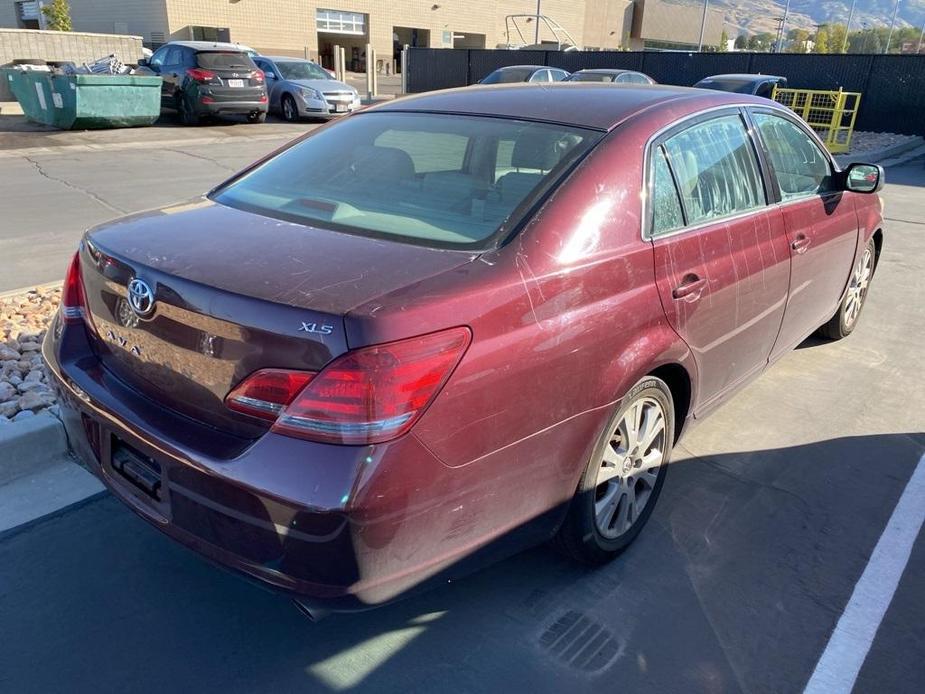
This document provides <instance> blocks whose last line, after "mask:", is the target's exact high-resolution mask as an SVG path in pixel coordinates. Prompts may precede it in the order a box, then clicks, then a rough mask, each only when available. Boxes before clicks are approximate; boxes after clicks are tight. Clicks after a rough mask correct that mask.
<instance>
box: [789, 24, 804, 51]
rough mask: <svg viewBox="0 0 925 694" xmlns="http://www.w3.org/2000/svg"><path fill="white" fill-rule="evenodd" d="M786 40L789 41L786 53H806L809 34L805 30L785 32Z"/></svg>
mask: <svg viewBox="0 0 925 694" xmlns="http://www.w3.org/2000/svg"><path fill="white" fill-rule="evenodd" d="M787 38H788V39H790V45H788V46H787V52H788V53H806V42H807V41H809V32H808V31H806V29H791V30H790V31H788V32H787Z"/></svg>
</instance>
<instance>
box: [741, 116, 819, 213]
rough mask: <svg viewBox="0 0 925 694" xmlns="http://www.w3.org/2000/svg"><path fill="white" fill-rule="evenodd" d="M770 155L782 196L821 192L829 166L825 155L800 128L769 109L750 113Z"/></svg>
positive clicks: (798, 195)
mask: <svg viewBox="0 0 925 694" xmlns="http://www.w3.org/2000/svg"><path fill="white" fill-rule="evenodd" d="M752 115H753V117H754V120H755V125H756V126H757V127H758V133H759V135H760V136H761V141H762V143H763V144H764V148H765V149H766V150H767V152H768V156H769V157H770V159H771V166H772V167H773V169H774V174H775V177H776V178H777V185H778V187H779V188H780V194H781V199H782V200H792V199H794V198H801V197H805V196H807V195H816V194H818V193H824V192H826V191H827V190H828V189H829V185H830V181H831V175H832V170H831V168H830V166H829V160H828V157H826V156H825V154H823V153H822V150H821V149H819V146H818V145H817V144H816V143H815V142H814V141H813V139H812V138H811V137H810V136H809V135H807V134H806V132H804V131H803V129H802V128H800V127H798V126H796V125H795V124H793V123H791V122H790V121H789V120H787V119H786V118H782V117H781V116H775V115H773V114H770V113H760V112H759V113H753V114H752Z"/></svg>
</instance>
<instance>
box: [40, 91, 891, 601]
mask: <svg viewBox="0 0 925 694" xmlns="http://www.w3.org/2000/svg"><path fill="white" fill-rule="evenodd" d="M549 89H561V90H563V93H562V94H561V97H560V98H550V97H549V93H548V90H549ZM581 90H585V92H586V93H585V94H579V92H580V91H581ZM758 107H763V108H775V109H776V108H777V107H774V106H769V105H768V102H767V101H765V100H762V99H756V98H753V97H749V96H741V95H733V94H723V93H718V92H716V93H713V92H709V93H708V92H704V91H697V90H687V89H680V88H667V87H658V86H654V87H641V88H632V87H625V88H620V89H613V88H612V86H607V85H588V86H585V85H576V84H569V85H562V86H556V85H544V86H543V87H536V86H530V85H517V86H494V87H484V88H468V89H463V90H451V91H446V92H437V93H434V94H432V95H424V96H419V97H409V98H406V99H402V100H400V101H396V102H394V103H390V104H386V105H383V106H379V107H376V108H375V109H371V111H372V112H375V111H378V110H394V111H415V110H420V111H428V112H438V113H446V114H448V115H449V117H452V114H460V113H468V114H488V115H492V116H493V117H517V118H524V117H527V116H529V117H530V118H533V119H536V120H540V121H546V122H557V123H571V124H576V125H581V126H583V127H587V128H597V129H600V130H601V131H605V132H606V134H605V135H604V137H603V139H602V140H601V142H600V143H599V144H598V145H597V146H596V147H594V148H593V149H592V150H591V152H590V153H589V154H588V155H587V156H586V157H585V158H584V159H583V160H582V161H581V162H580V163H579V164H578V165H577V166H576V167H575V168H574V170H572V172H571V173H570V175H569V176H568V177H567V178H566V180H565V181H563V182H562V183H561V184H560V185H559V186H558V187H557V188H556V189H555V190H552V191H549V192H548V193H546V194H545V195H544V197H543V198H542V199H540V200H538V201H537V204H536V206H535V208H534V210H533V212H532V214H531V215H530V217H529V218H528V219H527V220H526V221H525V222H524V223H522V224H521V226H520V228H519V229H518V230H517V233H516V234H515V235H513V236H511V237H510V238H508V239H506V240H504V242H503V243H499V244H498V245H496V246H494V247H492V248H489V249H486V250H484V251H481V252H471V251H451V250H439V249H431V248H423V247H420V246H414V245H409V244H404V243H400V242H395V241H384V240H378V239H370V238H363V237H357V236H352V235H348V234H343V233H338V232H335V231H330V230H326V229H323V228H318V227H307V226H301V225H296V224H290V223H285V222H280V221H278V220H274V219H269V218H266V217H261V216H259V215H256V214H252V213H249V212H244V211H240V210H235V209H231V208H228V207H224V206H222V205H219V204H216V203H215V202H213V201H211V200H210V199H208V198H203V199H201V200H198V201H194V202H193V203H190V204H187V205H183V206H176V207H173V208H165V209H164V210H159V211H154V212H148V213H142V214H140V215H135V216H133V217H129V218H126V219H123V220H120V221H117V222H114V223H111V224H108V225H103V226H102V227H100V228H98V229H96V230H91V231H90V232H88V234H87V235H86V236H85V239H84V241H83V243H82V245H81V250H80V258H81V261H82V263H83V267H84V270H83V276H84V281H85V284H86V291H87V295H88V298H87V302H88V305H89V307H90V310H91V312H92V315H93V320H92V321H90V322H88V323H89V324H88V326H87V327H85V326H83V325H75V324H73V323H66V322H65V321H64V319H63V317H62V316H61V315H59V316H58V317H57V318H56V320H55V323H54V325H53V328H52V329H51V330H50V331H49V334H48V337H47V339H46V342H45V345H44V352H43V353H44V355H45V359H46V360H47V363H48V367H49V369H50V372H51V374H52V376H53V378H52V379H51V380H52V381H54V383H55V384H56V387H57V388H58V390H59V392H60V395H61V400H62V418H63V420H64V422H65V426H66V428H67V431H68V434H69V439H70V441H71V443H72V445H73V446H74V447H75V449H76V451H77V452H78V453H79V454H80V457H81V459H82V460H83V461H84V462H85V464H86V465H87V466H88V467H89V468H90V469H91V470H92V471H93V472H94V473H95V474H97V475H98V476H100V477H101V479H103V481H104V482H105V483H106V484H107V486H108V487H109V488H110V489H111V490H112V491H113V493H114V494H115V495H116V496H118V497H119V498H121V499H122V500H123V501H125V502H126V503H127V504H128V505H129V506H130V507H131V508H132V509H133V510H135V511H136V512H137V513H138V514H140V515H141V516H143V517H144V518H146V519H148V520H149V521H151V522H152V523H153V524H154V525H155V526H156V527H158V528H160V529H161V530H162V531H164V532H165V533H167V534H168V535H170V536H172V537H174V538H175V539H177V540H179V541H180V542H182V543H184V544H186V545H188V546H190V547H193V548H194V549H196V550H197V551H199V552H200V553H202V554H204V555H205V556H207V557H210V558H211V559H214V560H216V561H218V562H219V563H221V564H223V565H225V566H227V567H231V568H233V569H235V570H238V571H240V572H243V573H244V574H246V575H249V576H251V577H254V578H258V579H260V580H262V581H264V582H267V583H269V584H272V585H273V586H275V587H277V588H280V589H282V590H285V591H287V592H289V593H290V594H292V595H294V596H297V597H298V598H299V599H300V600H302V601H305V602H307V603H311V604H314V605H322V606H324V607H332V608H335V609H357V608H362V607H366V606H370V605H375V604H379V603H381V602H383V601H387V600H391V599H394V598H397V597H399V596H402V595H405V594H407V593H408V592H409V591H412V590H414V589H418V588H421V587H424V586H427V585H430V584H431V583H433V582H434V581H435V580H442V579H444V578H445V577H447V576H453V575H457V574H458V573H464V572H465V571H467V570H470V569H471V568H472V567H473V566H478V565H481V564H483V563H485V562H486V561H489V560H493V559H496V558H498V557H501V556H505V555H507V554H510V553H511V552H514V551H517V550H519V549H523V548H524V547H527V546H529V545H531V544H535V543H537V542H540V541H542V540H544V539H546V538H548V537H550V536H551V535H552V534H553V533H554V532H555V530H556V528H557V527H558V525H559V523H560V522H561V520H562V518H563V515H564V513H565V511H566V509H567V507H568V504H569V501H570V499H571V498H572V496H573V495H574V493H575V490H576V485H577V484H578V480H579V478H580V476H581V475H582V473H583V472H584V469H585V466H586V464H587V461H588V459H589V456H590V455H591V453H592V450H593V449H594V447H595V445H596V443H597V440H598V437H599V435H600V433H601V430H602V428H603V427H604V425H605V423H606V422H607V420H608V418H609V417H610V416H611V414H612V413H613V412H614V410H615V408H616V407H618V406H619V404H620V401H621V398H622V396H623V394H624V393H626V392H627V391H628V390H629V388H630V387H631V386H632V385H633V384H634V383H636V382H637V381H638V380H639V379H640V378H641V377H643V376H645V375H646V374H652V373H655V374H658V375H659V376H661V377H662V378H664V380H666V381H667V382H668V383H669V385H670V386H671V387H672V391H673V396H674V400H675V404H676V409H677V417H676V422H677V431H676V432H675V433H676V435H680V434H681V433H682V430H683V428H684V427H685V426H686V425H687V424H688V423H690V422H691V421H693V420H694V419H696V418H697V417H700V416H702V415H703V414H705V413H706V412H707V411H708V410H710V409H712V408H713V407H715V406H716V405H717V404H719V403H720V402H722V401H723V400H725V399H726V398H728V397H729V396H730V395H731V394H732V393H734V392H736V391H737V390H738V389H739V388H740V387H741V386H742V385H743V384H744V383H746V382H747V381H748V380H750V379H752V378H754V377H755V376H757V375H758V374H760V373H761V372H763V371H764V370H765V369H766V368H767V367H768V365H769V364H770V363H771V362H773V361H774V359H776V358H778V357H780V356H781V355H783V354H785V353H786V350H787V349H789V348H790V347H792V346H793V344H794V342H795V341H798V340H799V339H801V338H800V337H799V336H805V335H808V334H809V333H811V332H812V331H813V330H814V329H815V328H817V327H818V326H819V324H820V323H821V322H824V321H825V320H826V319H827V318H828V317H829V316H830V315H831V313H832V312H834V310H835V308H836V307H837V305H838V302H839V300H840V298H841V296H842V293H843V292H844V290H845V286H846V284H847V280H848V276H849V273H850V271H851V268H852V264H853V262H854V259H855V258H856V257H857V256H858V254H859V253H860V249H862V248H863V247H864V245H865V244H866V243H867V241H868V239H869V238H870V237H871V236H872V235H873V234H874V233H875V232H878V231H879V230H880V229H881V227H882V218H881V214H880V208H879V205H878V203H877V196H875V195H860V194H856V193H851V192H844V191H843V192H841V193H838V194H837V195H834V196H832V199H831V200H827V201H823V200H818V201H810V202H806V203H801V204H799V205H798V204H793V203H790V204H781V203H778V202H775V201H773V200H771V201H770V202H769V204H768V205H767V206H766V207H763V208H762V209H760V210H758V211H756V212H755V213H753V214H749V215H745V216H743V217H740V218H731V219H723V220H717V221H715V222H713V223H711V224H708V225H702V226H699V227H696V228H692V229H689V230H683V231H681V232H679V233H676V234H672V235H668V236H666V237H662V238H658V239H654V240H653V239H650V238H648V237H647V236H646V234H645V231H644V229H645V225H644V221H643V220H644V218H645V212H646V203H645V200H646V194H645V186H646V173H645V167H646V163H645V162H646V160H647V154H646V153H647V152H648V150H649V148H650V146H651V143H652V141H653V138H655V137H657V135H658V134H659V133H660V132H664V131H665V130H666V129H668V128H671V127H674V126H675V125H676V124H678V123H680V122H683V121H685V120H686V119H689V118H691V117H698V116H699V114H703V113H707V112H710V111H712V110H717V109H725V110H731V111H733V112H741V111H742V110H743V109H749V108H758ZM781 112H783V110H782V109H781ZM364 117H367V116H366V115H364V114H363V113H360V114H357V115H353V116H349V118H364ZM327 127H332V128H336V127H338V126H337V125H336V124H333V125H331V126H327ZM752 135H754V133H753V132H752ZM310 136H311V135H309V137H310ZM271 156H272V155H271ZM763 173H764V175H766V176H767V175H769V173H768V171H767V170H766V169H765V170H764V171H763ZM836 198H837V199H836ZM804 204H805V206H806V207H807V208H808V209H806V210H804V209H803V208H802V207H801V205H804ZM800 215H805V216H804V217H803V219H804V221H808V223H809V224H810V226H812V227H813V229H812V231H813V233H817V234H818V235H819V243H818V247H819V252H818V255H817V256H816V257H815V258H814V259H813V261H812V263H813V266H812V267H813V268H814V269H813V270H811V269H806V270H800V269H799V265H798V260H797V258H796V255H795V254H794V253H793V252H792V250H791V241H790V238H791V236H792V234H793V233H794V231H795V228H794V227H793V225H794V224H796V223H799V222H800V219H801V217H800ZM824 215H827V216H824ZM835 220H838V223H836V222H835ZM216 239H220V242H219V243H216ZM729 239H733V245H732V246H730V245H729ZM878 243H879V241H878ZM692 272H695V273H697V274H698V275H699V276H702V277H703V278H705V280H706V281H705V283H704V286H703V289H702V293H701V294H700V295H699V296H698V297H696V298H695V299H694V300H691V301H683V302H678V301H675V300H673V299H672V297H671V290H672V288H673V287H675V286H677V285H678V282H679V281H682V280H683V278H684V276H685V275H687V274H689V273H692ZM801 273H802V274H801ZM129 275H137V276H142V277H143V278H144V279H145V281H146V282H148V283H149V284H150V285H151V286H152V287H154V288H155V293H156V298H157V301H158V305H159V307H160V308H159V309H158V312H156V313H155V318H154V319H152V321H151V322H142V323H139V324H132V321H131V320H130V321H128V323H129V324H128V325H126V324H125V321H121V322H120V318H119V315H120V314H119V311H118V305H119V300H120V299H121V298H122V297H123V296H124V292H125V283H126V281H127V278H128V277H129ZM801 278H802V279H801ZM795 282H796V283H795ZM826 312H828V315H826ZM153 321H169V323H166V324H163V325H162V327H161V328H160V330H162V331H163V330H172V331H175V339H174V344H176V343H178V342H182V344H184V345H185V346H184V348H183V349H176V348H174V349H170V348H169V346H168V345H166V344H163V343H162V342H161V341H159V340H158V338H157V337H156V336H154V335H152V334H150V332H149V326H153V325H154V322H153ZM303 321H311V322H315V323H317V324H330V325H332V326H333V331H332V334H331V335H330V336H321V335H317V334H309V333H305V332H304V331H303V332H301V333H300V332H299V331H298V328H299V325H300V323H301V322H303ZM459 325H465V326H467V327H468V328H469V329H470V330H471V333H472V342H471V345H470V346H469V348H468V350H467V351H466V353H465V356H464V357H463V358H462V361H461V362H460V363H459V365H458V366H457V367H456V369H455V371H453V373H452V376H451V378H450V379H449V381H448V382H447V383H446V385H445V387H444V388H443V389H442V390H441V391H440V393H439V395H438V396H437V397H436V399H435V400H434V401H433V402H432V404H431V405H430V407H429V408H428V409H427V410H426V411H425V412H424V414H423V416H422V417H421V419H420V420H419V421H418V422H417V423H416V425H415V426H414V427H413V428H412V429H411V431H410V432H409V433H408V434H406V435H404V436H401V437H400V438H398V439H395V440H392V441H389V442H387V443H383V444H375V445H368V446H344V445H335V444H329V443H317V442H313V441H306V440H299V439H294V438H290V437H287V436H282V435H279V434H276V433H274V432H268V431H267V427H266V423H255V422H254V421H252V420H249V419H248V418H246V417H244V416H243V415H239V414H237V413H234V412H230V411H229V412H224V411H220V409H219V406H220V404H221V397H222V396H223V394H224V393H225V392H227V390H228V389H230V388H231V387H232V386H233V384H234V383H235V382H236V381H237V380H240V379H241V378H243V377H244V376H245V375H246V374H247V373H249V372H250V371H251V370H253V369H254V368H258V367H259V366H261V365H272V366H294V365H302V366H303V367H304V368H317V367H320V366H323V364H324V363H325V362H326V361H327V360H329V359H331V358H333V357H335V356H336V355H337V354H341V353H343V352H345V351H347V350H353V349H357V348H359V347H363V346H366V345H375V344H379V343H384V342H390V341H393V340H399V339H402V338H406V337H408V336H413V335H421V334H425V333H430V332H434V331H438V330H443V329H446V328H450V327H454V326H459ZM151 330H153V328H151ZM109 331H112V332H113V333H114V334H115V333H118V335H119V336H124V339H126V341H127V342H130V343H132V344H137V345H139V346H140V349H141V350H143V351H144V353H146V354H150V355H152V356H150V357H149V359H150V361H148V362H146V364H145V365H144V368H146V369H147V370H148V372H145V370H144V369H143V368H141V366H140V365H139V364H138V360H137V359H136V360H135V361H132V358H131V355H127V354H126V353H125V348H123V347H121V346H119V345H117V344H116V343H114V342H113V340H112V339H108V338H107V333H108V332H109ZM161 334H170V333H169V332H168V333H163V332H162V333H161ZM209 337H212V338H215V339H213V340H211V341H210V340H208V339H205V341H204V338H209ZM292 340H299V342H296V343H293V342H292ZM116 342H118V340H117V341H116ZM286 344H298V345H299V349H290V350H287V349H286V348H285V345H286ZM217 345H218V347H219V348H220V351H219V352H218V353H216V352H215V351H214V350H215V348H216V346H217ZM268 355H270V356H269V357H268ZM158 366H165V370H164V371H163V372H161V371H159V370H158ZM167 367H169V368H167ZM152 384H153V385H152ZM123 445H127V446H129V447H130V448H131V449H132V450H133V451H135V452H136V453H138V454H139V455H141V456H144V457H148V458H150V459H151V460H153V461H156V463H157V465H159V466H160V469H161V471H162V479H163V482H164V488H165V490H166V492H165V494H166V497H167V500H166V501H165V502H164V503H162V504H160V505H158V504H152V503H150V499H148V498H146V497H145V495H144V494H143V493H141V492H139V490H138V489H136V488H135V487H133V486H132V485H130V484H127V483H126V482H125V479H124V478H123V477H122V476H120V475H119V474H116V473H115V472H114V471H113V468H112V462H111V459H112V450H113V448H114V447H115V446H123Z"/></svg>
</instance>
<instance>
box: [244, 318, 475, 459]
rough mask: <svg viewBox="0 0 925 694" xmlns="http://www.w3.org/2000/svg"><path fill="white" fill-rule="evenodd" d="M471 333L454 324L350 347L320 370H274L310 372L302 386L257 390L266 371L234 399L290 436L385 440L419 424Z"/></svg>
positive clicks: (364, 441)
mask: <svg viewBox="0 0 925 694" xmlns="http://www.w3.org/2000/svg"><path fill="white" fill-rule="evenodd" d="M470 339H471V333H470V332H469V329H468V328H452V329H450V330H444V331H442V332H439V333H432V334H430V335H422V336H420V337H414V338H411V339H408V340H401V341H399V342H390V343H388V344H384V345H376V346H374V347H365V348H363V349H358V350H355V351H353V352H347V353H346V354H344V355H342V356H340V357H338V358H337V359H335V360H334V361H332V362H331V363H330V364H328V365H327V366H326V367H325V368H324V369H322V370H321V372H320V373H318V374H317V375H315V374H311V373H308V372H304V371H278V370H268V371H273V372H274V373H276V374H285V375H289V376H299V377H302V378H303V379H305V381H304V383H305V384H307V385H305V387H304V388H301V389H295V388H288V387H279V388H278V390H277V392H276V395H275V396H273V397H269V396H266V395H265V394H260V393H257V394H255V393H256V391H255V390H252V381H255V380H257V379H258V377H260V376H261V374H264V373H265V371H258V372H257V373H255V374H254V375H253V376H251V377H249V378H248V379H247V380H245V381H244V382H243V383H242V384H241V385H240V386H238V387H237V388H235V390H234V391H232V392H231V394H229V396H228V398H227V399H226V402H227V403H228V406H229V407H231V408H232V409H236V410H238V411H239V412H247V413H248V414H254V415H257V416H261V417H264V418H265V419H273V420H275V423H274V425H273V431H275V432H277V433H280V434H285V435H287V436H296V437H298V438H304V439H312V440H315V441H325V442H328V443H344V444H371V443H383V442H385V441H389V440H391V439H394V438H396V437H398V436H401V435H402V434H404V433H406V432H407V431H408V430H409V429H411V427H412V426H414V423H415V422H416V421H417V420H418V418H420V416H421V415H422V414H423V413H424V411H425V410H426V409H427V406H428V405H430V403H431V402H432V401H433V399H434V398H435V397H436V396H437V393H439V392H440V389H441V388H442V387H443V386H444V384H445V383H446V382H447V380H448V379H449V377H450V374H452V373H453V370H454V369H455V368H456V365H457V364H459V361H460V359H462V356H463V354H464V353H465V351H466V348H467V347H468V346H469V341H470ZM278 378H283V377H282V376H278ZM289 394H291V395H289ZM241 396H243V397H244V398H247V399H245V400H243V401H242V397H241ZM255 400H256V401H258V402H257V403H255V402H254V401H255ZM280 405H284V406H280ZM246 408H249V409H246Z"/></svg>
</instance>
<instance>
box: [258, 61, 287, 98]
mask: <svg viewBox="0 0 925 694" xmlns="http://www.w3.org/2000/svg"><path fill="white" fill-rule="evenodd" d="M251 60H253V61H254V64H255V65H256V66H257V67H258V68H260V69H261V70H263V75H264V80H265V81H266V85H267V98H268V99H269V100H270V102H269V106H270V109H272V110H276V108H277V107H278V106H279V100H280V97H281V95H282V90H281V89H279V86H280V85H281V84H282V82H283V79H282V77H281V76H280V74H279V73H278V72H277V68H276V66H275V65H274V64H273V63H271V62H270V61H269V60H267V59H266V58H260V57H254V58H251Z"/></svg>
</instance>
